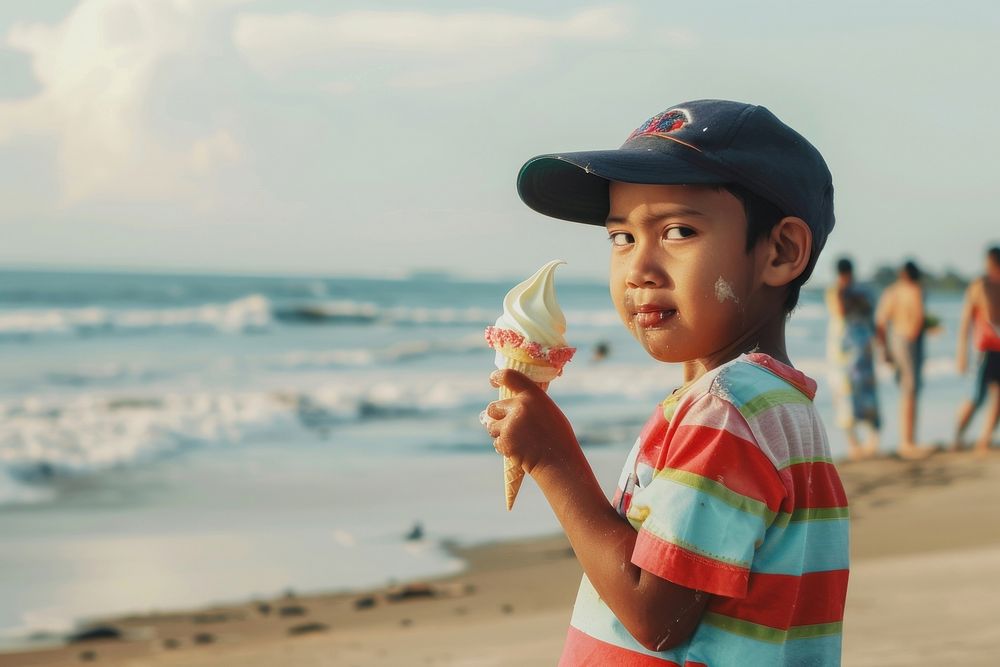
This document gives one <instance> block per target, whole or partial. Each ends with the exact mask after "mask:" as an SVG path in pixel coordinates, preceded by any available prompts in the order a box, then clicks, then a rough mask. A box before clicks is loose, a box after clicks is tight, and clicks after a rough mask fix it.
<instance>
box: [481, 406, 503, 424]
mask: <svg viewBox="0 0 1000 667" xmlns="http://www.w3.org/2000/svg"><path fill="white" fill-rule="evenodd" d="M504 403H505V401H493V402H492V403H490V404H489V405H487V406H486V409H485V410H483V412H484V413H485V414H486V418H487V419H503V418H504V417H506V416H507V406H505V405H504ZM484 425H485V422H484Z"/></svg>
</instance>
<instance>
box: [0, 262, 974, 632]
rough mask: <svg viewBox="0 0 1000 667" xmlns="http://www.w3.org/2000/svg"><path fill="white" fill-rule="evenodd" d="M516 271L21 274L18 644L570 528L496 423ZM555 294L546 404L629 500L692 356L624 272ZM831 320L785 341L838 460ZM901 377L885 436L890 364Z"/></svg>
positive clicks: (7, 527)
mask: <svg viewBox="0 0 1000 667" xmlns="http://www.w3.org/2000/svg"><path fill="white" fill-rule="evenodd" d="M518 280H520V278H512V279H510V280H506V281H494V282H482V281H480V282H476V281H468V280H462V279H459V278H455V277H449V276H448V275H445V274H433V273H425V274H418V275H414V276H412V277H410V278H407V279H392V280H381V279H370V278H350V277H337V278H329V277H250V276H220V275H140V274H126V273H89V272H76V273H70V272H66V273H60V272H40V271H3V272H0V591H2V595H0V641H5V642H6V645H8V646H12V645H14V642H22V641H23V640H24V638H25V637H26V636H27V635H30V634H32V633H34V634H35V637H36V638H37V639H42V640H44V639H45V637H46V634H45V633H58V632H64V631H66V630H67V629H69V628H72V627H73V626H74V624H75V623H77V622H78V621H80V620H82V619H86V618H88V617H93V616H95V615H105V614H117V613H128V612H143V611H153V610H169V609H174V608H180V607H188V606H192V605H201V604H209V603H213V602H233V601H241V600H247V599H250V598H252V597H254V596H266V595H274V594H277V593H281V592H284V591H287V590H290V589H291V590H295V591H299V592H307V591H320V590H324V591H328V590H347V589H354V588H360V587H367V586H373V585H379V584H384V583H386V582H388V581H392V580H402V579H410V578H414V577H423V576H431V575H436V574H443V573H447V572H452V571H456V570H458V569H460V568H461V563H460V562H457V561H456V560H455V559H454V558H453V557H452V556H450V555H449V552H448V551H447V549H445V548H444V545H446V544H448V543H462V544H468V543H476V542H485V541H493V540H501V539H508V538H514V537H523V536H531V535H538V534H544V533H549V532H552V531H555V530H557V529H558V526H557V524H556V522H555V520H554V519H553V518H552V516H551V513H550V512H549V510H548V508H547V506H546V505H545V503H544V500H543V499H542V497H541V495H540V494H539V493H538V491H537V489H536V488H535V487H534V485H533V484H532V483H531V482H530V480H529V481H527V482H526V483H525V485H524V487H523V488H522V491H521V495H520V497H519V498H518V502H517V505H516V506H515V508H514V511H512V512H510V513H508V512H506V510H505V509H504V499H503V474H502V466H501V462H500V461H499V459H498V458H497V456H496V454H495V452H494V451H493V448H492V445H491V442H490V440H489V439H488V437H487V436H486V435H485V433H484V432H483V430H482V427H481V426H480V424H479V422H478V414H479V411H480V410H481V409H482V408H483V406H484V405H485V404H486V403H487V402H488V401H490V400H492V399H493V398H494V397H495V390H494V389H492V388H491V387H490V386H489V383H488V380H487V378H488V375H489V373H490V371H491V370H492V369H493V366H492V364H493V352H492V351H491V350H489V349H488V348H487V347H486V345H485V342H484V341H483V336H482V332H483V328H484V327H485V326H486V325H487V324H491V323H492V322H493V320H494V319H495V318H496V317H497V315H498V314H499V308H500V304H501V301H502V298H503V296H504V294H505V293H506V291H507V290H508V289H509V288H510V287H511V286H513V284H514V283H515V282H517V281H518ZM557 287H558V294H559V299H560V302H561V304H562V306H563V308H564V310H565V312H566V316H567V321H568V338H569V340H570V342H571V343H572V344H574V345H575V346H577V347H578V348H579V351H578V352H577V356H576V358H575V359H574V360H573V361H572V362H571V363H570V364H569V365H568V366H567V368H566V371H565V374H564V376H563V377H561V378H559V379H558V380H557V381H555V382H553V384H552V386H551V388H550V394H551V395H552V396H553V398H554V399H555V400H556V401H557V402H558V403H559V405H560V406H561V407H562V408H563V409H564V410H565V412H566V413H567V415H568V416H569V418H570V420H571V421H572V423H573V425H574V428H575V429H576V432H577V435H578V437H579V439H580V441H581V443H582V444H583V446H584V449H585V451H586V453H587V456H588V458H589V459H590V460H591V461H592V463H593V465H594V467H595V470H596V471H597V474H598V476H599V478H600V479H601V481H602V483H603V484H604V486H605V487H606V488H607V489H609V490H610V489H611V488H612V487H613V484H614V482H615V481H616V479H617V476H618V472H619V470H620V467H621V465H622V462H623V460H624V457H625V454H626V453H627V451H628V449H629V447H630V445H631V443H632V441H633V440H634V439H635V436H636V434H637V431H638V428H639V426H640V425H641V424H642V422H643V421H644V420H645V418H646V417H647V416H648V415H649V414H650V412H651V411H652V409H653V407H654V406H655V404H656V403H657V402H658V401H659V400H661V399H662V398H663V397H664V396H666V395H667V394H668V393H669V392H670V391H671V390H672V389H673V388H675V387H676V386H677V385H679V384H680V382H681V373H680V369H679V368H676V367H673V366H669V365H664V364H659V363H657V362H653V361H651V360H650V359H648V357H646V356H645V353H644V352H643V351H642V350H641V348H640V347H639V346H638V344H636V343H635V342H634V341H632V340H631V338H630V337H629V335H628V333H627V331H626V330H625V328H624V327H623V326H622V325H621V324H620V323H619V321H618V318H617V315H616V314H615V312H614V310H613V308H612V306H611V303H610V300H609V297H608V293H607V286H606V285H605V284H603V283H596V282H594V283H587V282H574V281H571V280H560V279H559V278H557ZM928 305H929V310H930V311H931V312H933V313H934V314H935V315H937V316H939V317H940V318H941V320H942V323H943V331H942V332H941V333H940V334H938V335H935V336H932V337H931V338H930V339H929V341H928V342H929V347H928V357H929V359H928V362H927V365H926V367H925V374H926V378H927V380H926V384H927V387H926V390H925V393H924V395H923V397H922V401H921V412H920V426H919V435H920V437H921V439H922V440H924V441H943V440H946V439H947V438H948V437H949V435H950V433H951V429H952V424H953V418H954V412H955V410H956V408H957V406H958V403H959V402H960V400H961V399H962V397H963V396H965V395H966V394H967V393H968V392H969V390H970V387H971V382H972V381H971V377H968V376H967V377H958V376H957V375H956V374H955V371H954V347H955V335H956V331H957V320H958V315H959V309H960V305H961V304H960V296H959V295H954V294H940V295H937V294H932V295H930V297H929V300H928ZM826 325H827V323H826V314H825V309H824V306H823V304H822V298H821V295H820V294H819V293H818V292H817V291H809V290H806V291H804V292H803V295H802V299H801V302H800V306H799V307H798V309H797V310H796V312H795V313H794V315H793V316H792V318H791V320H790V321H789V324H788V328H787V335H788V348H789V353H790V356H791V357H792V359H793V361H794V363H795V365H796V366H797V367H799V368H800V369H802V370H803V371H805V372H806V373H807V374H809V375H811V376H812V377H813V378H815V379H816V380H817V381H818V382H819V385H820V388H819V392H818V395H817V405H818V407H819V410H820V413H821V414H822V416H823V418H824V420H825V422H826V423H827V425H828V430H829V434H830V440H831V446H832V448H833V452H834V455H835V456H842V455H843V454H844V452H845V450H846V444H845V441H844V437H843V435H842V434H841V433H840V432H839V431H837V430H836V428H835V427H834V421H833V417H832V408H831V403H830V393H829V391H828V389H827V386H826V363H825V360H824V355H825V336H826V333H825V332H826ZM599 343H604V344H606V345H607V346H608V347H609V349H610V354H609V356H608V357H607V358H606V359H604V360H595V359H594V355H593V351H594V349H595V347H596V346H597V345H598V344H599ZM880 388H881V398H882V408H883V415H884V421H885V428H884V431H883V448H884V449H887V450H888V449H891V448H892V446H893V444H894V443H895V438H896V433H897V431H898V428H897V425H898V424H897V418H896V396H897V393H896V391H895V388H894V386H893V384H892V379H891V376H890V374H889V373H888V371H886V370H885V369H883V370H882V371H881V372H880ZM973 428H978V423H977V424H974V425H973ZM418 526H419V530H417V531H416V532H418V533H422V537H420V539H406V537H407V535H408V534H409V533H411V532H413V531H414V528H415V527H418Z"/></svg>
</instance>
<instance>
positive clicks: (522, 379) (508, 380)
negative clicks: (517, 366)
mask: <svg viewBox="0 0 1000 667" xmlns="http://www.w3.org/2000/svg"><path fill="white" fill-rule="evenodd" d="M490 384H492V385H493V386H494V387H506V388H507V389H510V390H511V391H513V392H515V393H520V392H522V391H531V390H532V389H537V388H538V385H537V384H535V383H534V382H532V381H531V380H530V379H529V378H528V376H527V375H525V374H524V373H520V372H518V371H515V370H511V369H510V368H505V369H503V370H499V371H493V373H491V374H490Z"/></svg>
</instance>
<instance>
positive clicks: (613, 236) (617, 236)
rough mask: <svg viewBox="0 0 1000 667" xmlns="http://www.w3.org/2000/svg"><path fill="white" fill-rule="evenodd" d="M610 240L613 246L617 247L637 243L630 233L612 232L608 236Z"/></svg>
mask: <svg viewBox="0 0 1000 667" xmlns="http://www.w3.org/2000/svg"><path fill="white" fill-rule="evenodd" d="M608 240H610V241H611V245H616V246H626V245H629V244H630V243H635V239H634V238H632V235H631V234H629V233H628V232H611V233H610V234H608Z"/></svg>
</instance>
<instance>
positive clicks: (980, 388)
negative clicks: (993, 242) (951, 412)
mask: <svg viewBox="0 0 1000 667" xmlns="http://www.w3.org/2000/svg"><path fill="white" fill-rule="evenodd" d="M970 330H971V331H972V333H973V337H974V340H975V344H976V349H977V350H978V351H979V353H980V355H979V371H978V373H977V374H976V385H975V390H974V393H973V398H972V400H968V401H965V402H964V403H963V404H962V407H961V408H959V410H958V425H957V427H956V429H955V444H954V445H953V448H954V449H955V450H959V449H961V448H962V435H963V434H964V433H965V429H966V428H967V427H968V426H969V422H970V421H972V416H973V415H974V414H975V412H976V410H977V409H978V408H979V406H980V405H982V403H983V399H985V398H986V395H987V394H989V396H990V400H989V404H988V408H987V410H986V421H985V422H984V423H983V433H982V435H981V436H980V437H979V440H977V441H976V448H975V451H976V453H977V454H979V455H981V456H985V455H986V453H987V452H988V451H989V449H990V438H991V437H992V436H993V431H994V429H996V426H997V421H998V420H1000V246H998V247H993V248H990V249H989V251H988V252H987V253H986V273H985V275H983V276H982V277H981V278H978V279H976V280H974V281H973V282H972V284H971V285H969V287H968V289H967V290H966V291H965V302H964V303H963V304H962V320H961V323H960V324H959V328H958V350H957V354H956V357H957V361H958V373H959V375H961V374H963V373H965V371H966V368H967V367H968V342H969V331H970Z"/></svg>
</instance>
